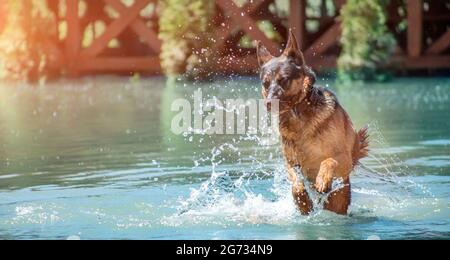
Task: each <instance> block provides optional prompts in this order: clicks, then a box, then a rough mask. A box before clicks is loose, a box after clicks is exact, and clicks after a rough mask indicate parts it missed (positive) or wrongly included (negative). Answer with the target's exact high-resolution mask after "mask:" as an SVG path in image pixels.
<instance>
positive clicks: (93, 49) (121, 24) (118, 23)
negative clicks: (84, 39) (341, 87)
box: [81, 0, 150, 57]
mask: <svg viewBox="0 0 450 260" xmlns="http://www.w3.org/2000/svg"><path fill="white" fill-rule="evenodd" d="M149 2H150V0H140V1H136V2H135V3H134V4H133V6H132V7H130V8H129V9H127V12H126V13H125V14H124V15H121V16H120V17H119V18H117V19H116V20H114V21H113V22H112V23H111V24H110V25H109V26H108V27H107V28H106V30H105V32H104V33H103V34H102V35H101V36H100V37H98V38H97V39H96V40H95V41H94V42H93V43H92V45H91V46H89V47H88V48H87V49H85V50H83V51H82V53H81V56H83V57H95V56H97V55H98V54H100V53H101V52H102V51H103V50H104V49H105V48H106V47H107V46H108V43H109V42H110V41H111V40H112V39H114V38H115V37H117V36H118V35H119V34H120V33H121V32H122V31H123V30H125V28H127V27H128V26H129V25H130V24H131V23H132V22H133V20H134V19H136V17H137V16H138V15H139V13H140V11H141V10H142V9H143V8H145V7H146V6H147V5H148V4H149Z"/></svg>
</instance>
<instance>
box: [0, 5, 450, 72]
mask: <svg viewBox="0 0 450 260" xmlns="http://www.w3.org/2000/svg"><path fill="white" fill-rule="evenodd" d="M0 1H1V0H0ZM47 1H48V4H49V6H50V8H51V9H52V10H54V12H55V14H57V17H58V24H64V25H65V26H66V28H67V34H66V35H65V37H64V38H62V39H61V42H60V43H58V44H59V46H60V48H61V51H62V53H64V59H63V60H64V62H63V63H64V64H62V66H64V67H65V68H66V69H67V71H68V73H69V74H70V75H74V76H76V75H80V74H87V73H104V72H105V73H130V72H143V73H149V74H158V73H160V71H161V68H160V62H159V53H160V48H161V42H160V40H159V39H158V15H157V13H158V12H157V10H158V1H157V0H134V1H121V0H95V1H82V0H47ZM213 1H214V2H215V4H216V9H217V12H216V18H215V19H214V24H215V26H216V28H217V29H216V37H215V40H216V42H215V44H214V46H213V48H214V52H215V53H216V54H218V55H219V57H220V58H219V59H220V60H221V61H220V62H218V63H217V66H216V67H215V68H212V69H213V70H217V71H221V72H223V71H225V70H226V71H228V72H230V73H232V72H233V73H244V72H252V71H254V70H255V69H256V68H257V64H256V59H255V50H254V49H253V48H252V47H251V46H242V44H241V40H242V38H243V37H249V38H250V39H252V40H260V41H262V42H263V43H264V44H265V45H266V46H267V47H268V49H269V50H271V51H272V52H273V53H279V52H280V50H281V49H282V46H283V44H284V42H285V40H286V35H287V30H288V27H290V28H292V29H293V30H294V32H295V34H296V35H297V37H298V39H299V40H300V44H301V47H302V49H303V50H304V52H305V56H306V59H307V61H308V63H309V64H311V65H312V66H313V67H315V68H316V69H318V70H320V69H323V68H333V67H335V66H336V59H337V56H338V54H339V51H340V47H339V44H338V40H339V36H340V28H341V25H340V21H339V19H338V17H339V11H340V9H341V8H342V6H343V5H344V4H345V0H320V1H314V2H316V3H319V6H318V10H320V11H319V12H316V13H313V14H311V12H308V10H310V5H311V2H312V1H308V0H290V1H289V7H288V10H289V11H288V12H284V13H283V12H282V11H279V10H277V9H276V8H275V5H274V2H275V0H252V1H247V3H245V4H243V5H238V4H236V3H235V2H234V1H232V0H213ZM241 2H242V1H241ZM61 3H62V4H65V6H66V11H65V13H64V14H61V12H60V11H58V10H60V8H59V5H60V4H61ZM125 3H128V4H125ZM316 9H317V7H316ZM0 10H1V6H0ZM401 10H405V11H406V12H403V13H402V11H401ZM387 11H388V13H389V24H388V25H389V28H390V30H391V31H392V32H393V33H394V35H395V37H396V39H397V42H398V46H397V51H396V53H395V56H394V57H393V59H392V65H393V66H394V67H396V68H400V69H405V70H409V69H450V48H449V47H450V12H449V9H448V7H447V6H446V1H445V0H432V1H429V0H428V1H427V0H407V1H406V6H405V4H404V3H403V1H402V0H391V3H390V5H389V8H388V10H387ZM405 19H406V21H407V28H406V29H405V30H403V31H399V30H398V27H399V25H401V23H402V21H404V20H405ZM261 22H265V23H268V24H270V25H271V26H273V28H275V29H276V30H275V31H276V32H277V35H275V36H273V37H269V36H267V35H266V34H265V33H263V31H262V30H260V24H261ZM1 23H2V20H1V19H0V26H1ZM87 35H88V36H89V37H87ZM86 39H90V40H86Z"/></svg>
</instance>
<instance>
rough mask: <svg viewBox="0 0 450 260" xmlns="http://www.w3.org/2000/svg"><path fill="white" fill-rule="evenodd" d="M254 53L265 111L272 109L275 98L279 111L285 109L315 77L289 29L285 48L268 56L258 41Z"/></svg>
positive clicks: (303, 93)
mask: <svg viewBox="0 0 450 260" xmlns="http://www.w3.org/2000/svg"><path fill="white" fill-rule="evenodd" d="M257 55H258V63H259V66H260V67H261V73H260V76H261V80H262V93H263V96H264V101H265V104H266V107H267V110H268V111H271V110H272V104H273V102H274V101H276V100H278V101H279V111H280V112H285V111H289V110H290V109H292V107H293V106H294V105H296V104H298V103H300V102H302V101H303V100H304V99H305V98H306V96H307V94H308V92H309V90H310V89H311V87H312V86H313V85H314V83H315V80H316V77H315V75H314V72H313V71H312V70H311V69H310V68H309V67H307V66H306V65H305V60H304V57H303V53H302V52H301V51H300V49H299V47H298V44H297V39H296V38H295V35H294V34H293V33H292V31H289V39H288V42H287V44H286V49H285V50H284V52H283V54H282V55H281V56H279V57H274V56H272V55H271V54H270V53H269V51H268V50H267V49H266V47H264V46H263V45H262V43H261V42H258V46H257ZM274 112H277V111H274Z"/></svg>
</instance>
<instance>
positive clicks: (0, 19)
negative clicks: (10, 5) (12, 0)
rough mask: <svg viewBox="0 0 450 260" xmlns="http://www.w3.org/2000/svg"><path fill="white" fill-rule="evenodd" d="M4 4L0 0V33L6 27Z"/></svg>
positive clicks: (2, 0) (3, 0)
mask: <svg viewBox="0 0 450 260" xmlns="http://www.w3.org/2000/svg"><path fill="white" fill-rule="evenodd" d="M6 19H7V17H6V2H5V0H0V33H1V32H2V31H3V29H4V26H5V25H6Z"/></svg>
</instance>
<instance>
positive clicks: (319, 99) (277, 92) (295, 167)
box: [257, 32, 369, 215]
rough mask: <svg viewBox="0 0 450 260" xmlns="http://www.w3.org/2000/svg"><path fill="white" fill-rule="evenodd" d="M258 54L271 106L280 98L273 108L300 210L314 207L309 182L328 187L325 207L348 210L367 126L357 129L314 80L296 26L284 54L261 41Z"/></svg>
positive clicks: (264, 90)
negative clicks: (337, 183) (337, 181)
mask: <svg viewBox="0 0 450 260" xmlns="http://www.w3.org/2000/svg"><path fill="white" fill-rule="evenodd" d="M257 56H258V62H259V65H260V67H261V80H262V85H263V86H262V94H263V97H264V100H265V104H266V107H267V109H268V110H269V111H271V110H272V104H274V101H275V100H276V101H278V104H279V105H278V111H272V113H279V124H280V125H279V129H280V135H281V139H282V148H283V155H284V158H285V162H286V168H287V173H288V179H289V180H290V181H291V182H292V194H293V197H294V200H295V202H296V204H297V206H298V208H299V210H300V212H301V213H302V214H304V215H307V214H309V213H311V211H312V210H313V202H312V200H311V198H310V196H309V194H308V191H307V190H308V189H307V186H305V185H310V186H311V188H312V189H314V190H316V191H317V192H319V193H323V194H328V193H329V195H328V197H327V200H326V202H325V204H324V208H325V209H326V210H330V211H333V212H335V213H337V214H342V215H345V214H347V211H348V207H349V205H350V201H351V189H350V173H351V172H352V170H353V169H354V167H355V166H356V165H357V164H358V162H359V160H360V159H361V158H363V157H365V156H367V153H368V145H369V143H368V134H367V128H363V129H361V130H359V131H358V132H357V131H355V129H354V128H353V124H352V121H351V119H350V117H349V116H348V114H347V113H346V112H345V110H344V109H343V108H342V106H341V105H340V104H339V102H338V100H337V98H336V96H335V95H334V94H333V93H332V92H331V91H330V90H328V89H326V88H322V87H319V86H316V85H315V82H316V77H315V74H314V72H313V71H312V70H311V68H310V67H308V66H307V65H306V64H305V60H304V57H303V53H302V52H301V51H300V49H299V47H298V44H297V40H296V38H295V36H294V35H293V33H292V32H290V33H289V40H288V43H287V45H286V49H285V50H284V52H283V53H282V55H281V56H279V57H274V56H272V55H271V54H270V53H269V52H268V50H267V49H266V48H265V47H264V46H263V45H262V44H261V43H260V42H258V46H257ZM339 178H340V179H342V181H343V184H344V185H343V186H342V187H340V188H339V189H337V190H332V184H333V180H335V179H339ZM308 187H309V186H308Z"/></svg>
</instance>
